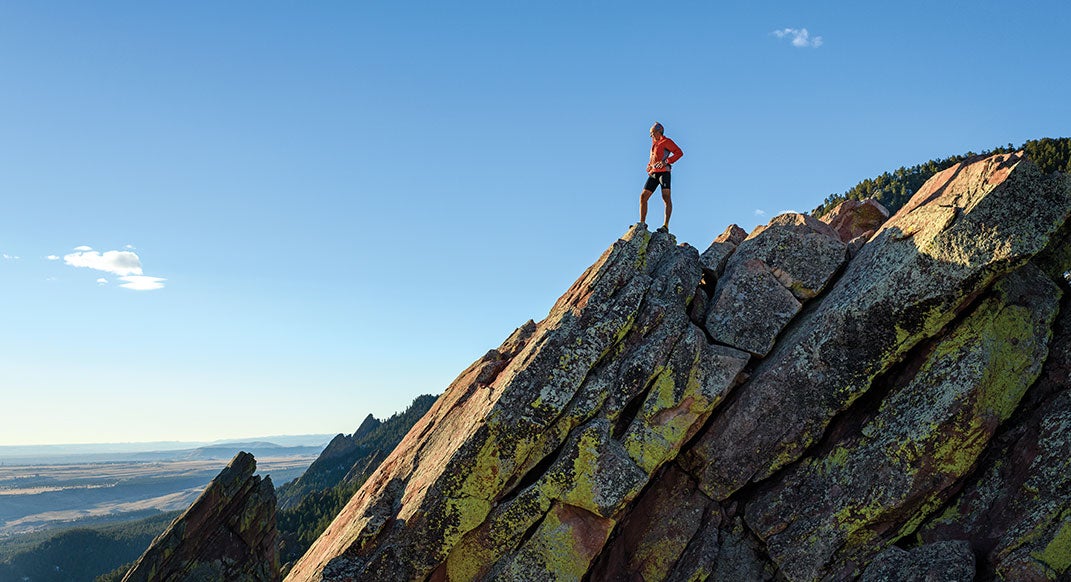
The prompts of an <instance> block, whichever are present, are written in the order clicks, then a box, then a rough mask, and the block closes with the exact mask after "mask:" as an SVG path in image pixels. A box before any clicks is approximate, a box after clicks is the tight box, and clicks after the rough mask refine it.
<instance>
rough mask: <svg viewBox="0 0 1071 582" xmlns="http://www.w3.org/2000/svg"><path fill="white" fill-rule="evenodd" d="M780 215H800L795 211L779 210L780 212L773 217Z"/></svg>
mask: <svg viewBox="0 0 1071 582" xmlns="http://www.w3.org/2000/svg"><path fill="white" fill-rule="evenodd" d="M782 214H800V212H797V211H795V210H781V211H780V212H778V213H777V214H775V215H774V216H781V215H782Z"/></svg>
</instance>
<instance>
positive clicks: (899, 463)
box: [747, 265, 1060, 580]
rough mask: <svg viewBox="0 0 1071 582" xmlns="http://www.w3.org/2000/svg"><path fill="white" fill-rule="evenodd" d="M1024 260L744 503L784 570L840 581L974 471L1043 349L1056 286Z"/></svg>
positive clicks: (1037, 369) (796, 576)
mask: <svg viewBox="0 0 1071 582" xmlns="http://www.w3.org/2000/svg"><path fill="white" fill-rule="evenodd" d="M1028 267H1029V268H1024V269H1021V270H1019V271H1016V272H1014V273H1012V274H1011V275H1009V276H1007V277H1005V278H1004V279H1002V280H1001V281H999V282H998V283H997V284H996V285H994V288H993V290H992V292H991V293H990V294H989V296H987V297H985V298H984V299H983V300H981V301H980V302H979V303H978V305H977V307H975V308H974V309H973V311H972V312H971V314H970V315H968V316H967V317H966V319H964V320H963V321H962V323H960V324H959V325H956V326H955V327H954V328H953V329H952V330H951V331H950V332H949V333H948V335H947V336H945V337H944V338H943V339H942V340H941V341H938V342H936V343H935V344H934V345H933V346H932V348H931V349H930V350H929V353H928V355H927V356H926V357H925V358H924V359H923V361H922V363H921V364H920V365H919V368H918V370H917V371H916V372H915V373H914V375H913V377H912V378H911V379H910V381H907V383H906V385H904V386H903V387H895V388H894V389H893V390H892V392H891V393H890V394H889V395H888V396H887V397H886V398H885V399H884V402H883V403H882V404H881V406H880V408H879V409H878V411H877V414H876V415H875V416H874V418H873V419H871V420H870V421H869V422H866V423H865V424H864V425H863V426H862V428H861V430H860V431H859V432H858V434H855V435H852V436H851V437H848V438H845V439H843V440H841V441H840V442H839V443H838V444H837V446H836V447H834V448H832V449H831V450H829V451H828V452H825V453H824V454H821V455H819V456H816V457H814V458H809V459H807V460H806V462H804V463H802V464H799V465H796V466H795V467H793V468H792V469H791V470H788V471H786V472H785V474H784V476H783V477H782V478H781V479H779V482H778V483H777V484H776V485H775V486H773V487H772V488H771V489H770V490H768V491H765V492H763V493H760V494H759V495H757V496H756V498H755V499H754V501H752V502H751V503H750V504H749V505H748V508H747V522H748V525H750V526H751V529H752V531H754V532H755V533H756V534H758V536H759V537H761V538H763V539H764V540H765V542H766V546H767V548H769V551H770V555H771V557H773V558H774V560H775V561H776V562H777V563H778V564H779V565H780V566H781V571H782V572H783V573H784V574H785V575H786V577H788V578H789V579H790V580H811V579H816V578H823V577H825V576H830V575H831V576H833V577H835V578H843V577H847V576H850V575H851V574H852V573H853V572H854V571H855V570H856V569H857V567H858V565H859V564H865V563H867V562H869V561H870V559H872V558H873V556H874V555H875V554H877V553H878V552H879V551H881V550H882V549H883V548H884V547H886V546H887V545H889V544H890V543H892V542H893V541H895V540H897V539H899V538H901V537H902V536H904V535H906V534H907V533H909V532H910V530H911V529H913V528H914V527H916V526H917V524H918V523H920V522H921V521H922V520H923V519H925V518H926V517H927V516H928V515H929V514H930V513H931V512H932V511H933V510H934V509H935V508H937V507H940V506H941V505H942V504H943V502H944V501H945V500H947V498H948V497H949V496H950V491H951V489H952V487H953V485H954V484H955V483H957V482H958V481H959V480H960V479H962V478H963V477H965V476H966V475H967V473H968V472H969V471H970V470H971V469H972V468H973V467H974V464H975V461H976V460H977V458H978V456H979V455H980V454H981V452H982V450H983V449H984V448H985V446H986V444H987V443H988V442H989V440H990V439H991V438H992V436H993V433H994V432H995V431H996V428H997V426H998V425H999V424H1000V423H1001V422H1003V421H1004V420H1006V419H1007V418H1008V417H1009V416H1010V415H1011V413H1012V412H1013V411H1014V410H1015V408H1016V406H1017V405H1018V403H1019V400H1020V399H1021V398H1022V396H1023V394H1024V393H1025V392H1026V389H1027V388H1029V387H1030V385H1031V384H1033V382H1034V380H1035V379H1036V378H1037V377H1038V375H1039V374H1040V373H1041V362H1044V361H1045V358H1046V356H1047V354H1048V339H1049V330H1050V329H1051V327H1052V322H1053V319H1054V318H1055V315H1056V310H1057V307H1058V298H1059V295H1060V290H1059V289H1058V288H1057V287H1056V284H1055V283H1053V282H1052V281H1051V280H1050V279H1049V278H1048V277H1046V276H1045V275H1044V274H1043V273H1042V272H1041V271H1040V270H1039V269H1037V268H1036V267H1033V266H1032V265H1028ZM787 507H795V508H799V511H798V512H786V511H785V508H787Z"/></svg>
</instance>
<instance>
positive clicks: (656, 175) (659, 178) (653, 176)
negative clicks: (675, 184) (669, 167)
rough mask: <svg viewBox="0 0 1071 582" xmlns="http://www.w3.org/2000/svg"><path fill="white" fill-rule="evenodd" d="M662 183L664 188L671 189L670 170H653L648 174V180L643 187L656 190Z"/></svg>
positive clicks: (652, 190)
mask: <svg viewBox="0 0 1071 582" xmlns="http://www.w3.org/2000/svg"><path fill="white" fill-rule="evenodd" d="M659 185H661V186H662V189H663V190H669V189H670V188H669V172H651V173H650V174H647V182H646V183H644V185H643V189H644V190H650V191H651V192H654V191H655V189H656V188H658V186H659Z"/></svg>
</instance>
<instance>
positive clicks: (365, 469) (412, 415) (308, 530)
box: [276, 394, 437, 564]
mask: <svg viewBox="0 0 1071 582" xmlns="http://www.w3.org/2000/svg"><path fill="white" fill-rule="evenodd" d="M436 400H437V397H436V396H431V395H428V394H425V395H423V396H418V397H417V399H416V400H414V401H413V403H412V404H410V405H409V407H408V408H406V409H405V411H404V412H400V413H398V414H395V415H394V416H391V417H390V418H388V419H387V420H385V421H382V422H380V421H377V420H376V419H375V418H372V417H371V415H369V417H368V418H367V419H365V421H364V423H362V424H361V427H360V428H358V429H357V431H356V432H354V433H353V434H352V435H350V436H346V435H341V434H340V435H338V436H336V437H335V438H334V439H333V440H332V441H331V444H329V445H327V448H326V449H324V451H323V453H321V454H320V457H319V458H317V459H316V460H315V461H313V463H312V465H310V466H309V468H308V469H307V470H306V471H305V473H304V474H303V475H301V477H298V478H297V479H295V480H294V481H291V482H290V483H287V484H286V485H283V486H282V487H280V488H279V490H278V496H279V508H280V509H279V512H278V513H277V514H276V523H277V525H278V528H279V561H280V562H281V563H283V564H286V563H289V562H292V561H294V560H297V559H298V558H300V557H301V555H302V554H304V553H305V551H306V550H308V549H309V546H311V545H312V542H314V541H315V540H316V538H317V537H319V536H320V534H321V533H323V531H324V530H325V529H327V526H328V525H330V524H331V520H333V519H334V518H335V516H336V515H338V513H339V512H340V511H342V508H343V507H345V506H346V503H347V502H348V501H349V500H350V497H353V494H354V493H356V492H357V490H358V489H360V487H361V485H363V484H364V482H365V481H366V480H367V479H368V477H369V476H370V475H371V474H372V472H373V471H375V470H376V467H378V466H379V464H380V463H381V462H382V461H383V459H385V458H386V457H387V455H389V454H390V453H391V451H393V450H394V448H395V447H397V446H398V443H400V442H401V441H402V438H404V437H405V435H406V434H407V433H408V432H409V429H411V428H413V425H414V424H416V423H417V421H418V420H420V419H421V418H422V417H423V416H424V414H425V413H427V412H428V410H429V409H430V408H431V405H432V404H434V403H435V401H436Z"/></svg>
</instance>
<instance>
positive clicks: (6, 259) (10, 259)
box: [0, 253, 22, 261]
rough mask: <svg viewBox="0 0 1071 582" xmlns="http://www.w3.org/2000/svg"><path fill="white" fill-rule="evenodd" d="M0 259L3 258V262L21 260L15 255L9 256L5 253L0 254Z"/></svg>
mask: <svg viewBox="0 0 1071 582" xmlns="http://www.w3.org/2000/svg"><path fill="white" fill-rule="evenodd" d="M0 257H3V258H4V260H5V261H17V260H19V259H20V258H22V257H18V256H15V255H9V254H7V253H0Z"/></svg>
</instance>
